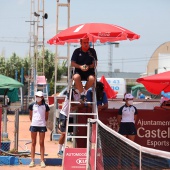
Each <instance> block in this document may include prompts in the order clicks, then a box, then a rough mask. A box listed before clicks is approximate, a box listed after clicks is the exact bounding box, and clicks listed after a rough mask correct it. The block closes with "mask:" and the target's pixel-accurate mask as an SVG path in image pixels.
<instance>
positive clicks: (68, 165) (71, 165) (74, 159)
mask: <svg viewBox="0 0 170 170" xmlns="http://www.w3.org/2000/svg"><path fill="white" fill-rule="evenodd" d="M73 169H76V170H86V148H65V154H64V170H73Z"/></svg>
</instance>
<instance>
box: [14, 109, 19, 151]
mask: <svg viewBox="0 0 170 170" xmlns="http://www.w3.org/2000/svg"><path fill="white" fill-rule="evenodd" d="M14 128H15V133H14V148H15V150H17V151H18V136H19V133H18V132H19V109H16V110H15V127H14Z"/></svg>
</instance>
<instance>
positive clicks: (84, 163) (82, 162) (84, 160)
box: [76, 158, 87, 165]
mask: <svg viewBox="0 0 170 170" xmlns="http://www.w3.org/2000/svg"><path fill="white" fill-rule="evenodd" d="M86 162H87V160H86V159H85V158H79V159H77V160H76V163H77V164H79V165H86Z"/></svg>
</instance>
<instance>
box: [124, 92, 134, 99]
mask: <svg viewBox="0 0 170 170" xmlns="http://www.w3.org/2000/svg"><path fill="white" fill-rule="evenodd" d="M126 99H133V96H132V94H130V93H127V94H126V95H125V100H126Z"/></svg>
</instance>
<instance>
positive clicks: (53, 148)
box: [0, 115, 62, 170]
mask: <svg viewBox="0 0 170 170" xmlns="http://www.w3.org/2000/svg"><path fill="white" fill-rule="evenodd" d="M7 117H8V124H7V132H8V136H9V138H10V139H11V141H12V140H13V139H14V125H15V123H14V116H13V115H8V116H7ZM29 126H30V120H29V116H28V115H20V116H19V147H18V151H23V150H30V146H31V144H28V145H26V146H27V147H26V146H25V143H26V142H29V141H30V140H31V138H30V131H29ZM50 135H51V131H50V130H48V131H47V132H46V137H45V153H47V154H48V156H45V158H58V157H57V152H58V141H50ZM37 139H38V140H39V137H38V136H37ZM38 140H37V145H36V152H39V144H38ZM13 146H14V145H13V143H11V148H10V149H12V148H13ZM27 158H28V159H29V158H30V156H29V157H27ZM36 158H38V159H39V158H40V156H39V155H36ZM0 169H1V170H8V169H9V170H10V169H11V170H12V169H13V170H27V169H34V170H39V169H42V168H41V167H40V165H36V166H35V167H33V168H29V166H28V165H15V166H9V165H5V166H0ZM45 169H47V170H62V167H61V166H46V168H45Z"/></svg>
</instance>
